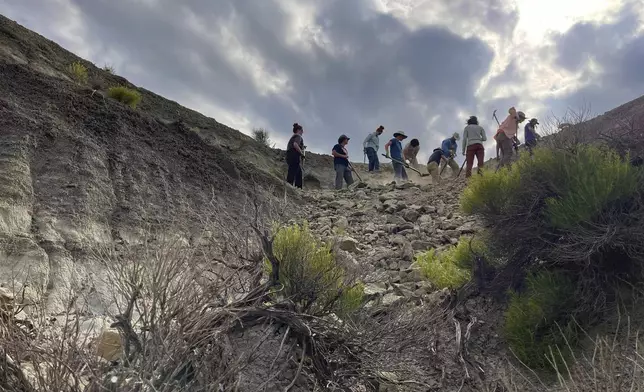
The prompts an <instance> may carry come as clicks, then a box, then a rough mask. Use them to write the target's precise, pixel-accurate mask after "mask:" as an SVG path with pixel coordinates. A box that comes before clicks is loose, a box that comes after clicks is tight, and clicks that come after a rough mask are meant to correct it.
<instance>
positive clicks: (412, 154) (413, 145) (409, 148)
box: [403, 139, 420, 169]
mask: <svg viewBox="0 0 644 392" xmlns="http://www.w3.org/2000/svg"><path fill="white" fill-rule="evenodd" d="M418 151H420V142H419V141H418V139H411V140H410V141H409V143H407V145H406V146H405V148H404V149H403V158H405V161H407V160H409V164H410V165H411V167H413V168H416V169H418V159H417V158H416V156H417V155H418Z"/></svg>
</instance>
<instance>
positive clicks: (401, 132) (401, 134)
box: [394, 131, 407, 139]
mask: <svg viewBox="0 0 644 392" xmlns="http://www.w3.org/2000/svg"><path fill="white" fill-rule="evenodd" d="M398 136H402V137H403V139H407V135H405V132H403V131H398V132H394V137H398Z"/></svg>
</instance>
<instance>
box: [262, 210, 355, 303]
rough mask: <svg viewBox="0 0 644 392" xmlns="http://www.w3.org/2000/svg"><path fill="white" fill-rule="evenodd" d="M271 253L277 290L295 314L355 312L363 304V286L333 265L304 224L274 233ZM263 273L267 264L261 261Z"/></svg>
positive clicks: (328, 253) (268, 267) (333, 259)
mask: <svg viewBox="0 0 644 392" xmlns="http://www.w3.org/2000/svg"><path fill="white" fill-rule="evenodd" d="M273 253H274V255H275V257H276V258H277V259H278V260H279V262H280V265H279V276H280V278H279V279H280V283H281V284H282V285H283V286H284V287H283V290H280V291H279V293H280V295H283V296H284V297H286V298H287V299H289V300H290V301H292V302H293V303H295V304H296V305H297V306H298V308H299V310H300V311H302V312H306V313H311V314H318V315H319V314H324V313H329V312H332V313H336V314H338V315H340V316H342V315H347V314H349V313H351V312H353V311H355V310H356V309H357V308H358V307H359V306H360V305H361V303H362V300H363V292H364V290H363V286H362V284H360V283H357V282H355V281H354V280H353V279H351V278H350V277H349V276H348V274H347V271H346V270H345V268H343V266H342V265H340V263H339V262H338V261H337V259H336V255H335V254H334V252H333V249H332V245H331V244H327V243H325V242H323V241H321V240H319V239H317V238H316V237H315V236H314V235H313V233H312V232H311V231H310V229H309V227H308V224H306V223H305V224H303V225H297V224H294V225H291V226H286V227H281V228H275V229H274V236H273ZM265 265H266V270H267V273H268V274H270V273H271V270H272V266H271V263H270V262H269V261H268V260H265Z"/></svg>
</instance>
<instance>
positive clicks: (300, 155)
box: [286, 123, 304, 189]
mask: <svg viewBox="0 0 644 392" xmlns="http://www.w3.org/2000/svg"><path fill="white" fill-rule="evenodd" d="M303 133H304V129H302V126H301V125H300V124H298V123H295V124H293V136H291V138H290V139H289V141H288V144H287V145H286V163H287V164H288V174H287V175H286V182H288V183H289V184H291V185H295V187H296V188H300V189H302V159H304V138H302V134H303Z"/></svg>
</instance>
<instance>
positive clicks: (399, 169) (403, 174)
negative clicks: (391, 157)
mask: <svg viewBox="0 0 644 392" xmlns="http://www.w3.org/2000/svg"><path fill="white" fill-rule="evenodd" d="M391 164H392V165H393V166H394V180H399V179H400V180H407V179H408V177H407V171H406V170H405V166H403V164H402V163H398V162H391Z"/></svg>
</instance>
